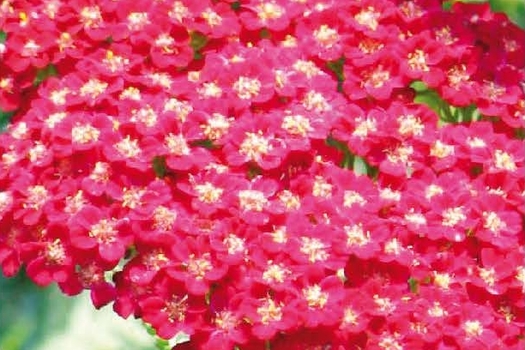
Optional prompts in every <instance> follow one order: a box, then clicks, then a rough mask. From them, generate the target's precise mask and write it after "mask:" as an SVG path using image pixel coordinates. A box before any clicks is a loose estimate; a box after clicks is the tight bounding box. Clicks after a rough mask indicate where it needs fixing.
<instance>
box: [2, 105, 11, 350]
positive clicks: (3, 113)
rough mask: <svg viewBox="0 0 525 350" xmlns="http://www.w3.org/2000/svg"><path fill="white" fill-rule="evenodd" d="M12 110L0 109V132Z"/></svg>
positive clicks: (8, 119) (3, 128)
mask: <svg viewBox="0 0 525 350" xmlns="http://www.w3.org/2000/svg"><path fill="white" fill-rule="evenodd" d="M13 113H14V112H3V111H2V110H1V109H0V132H2V131H4V130H5V128H6V127H7V125H8V124H9V121H10V120H11V117H12V116H13ZM0 349H1V348H0Z"/></svg>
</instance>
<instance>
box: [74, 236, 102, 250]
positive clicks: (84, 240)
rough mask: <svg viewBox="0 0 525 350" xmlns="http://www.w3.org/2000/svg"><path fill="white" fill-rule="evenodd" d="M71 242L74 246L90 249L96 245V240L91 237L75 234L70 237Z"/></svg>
mask: <svg viewBox="0 0 525 350" xmlns="http://www.w3.org/2000/svg"><path fill="white" fill-rule="evenodd" d="M71 244H72V245H73V246H74V247H76V248H80V249H91V248H94V247H95V246H96V245H97V242H96V241H95V240H94V239H93V238H91V237H87V236H76V237H72V238H71Z"/></svg>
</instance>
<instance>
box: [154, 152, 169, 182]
mask: <svg viewBox="0 0 525 350" xmlns="http://www.w3.org/2000/svg"><path fill="white" fill-rule="evenodd" d="M152 167H153V171H154V172H155V175H157V177H159V178H163V177H164V176H166V173H167V172H168V170H167V169H168V168H167V166H166V158H165V157H160V156H157V157H154V158H153V161H152Z"/></svg>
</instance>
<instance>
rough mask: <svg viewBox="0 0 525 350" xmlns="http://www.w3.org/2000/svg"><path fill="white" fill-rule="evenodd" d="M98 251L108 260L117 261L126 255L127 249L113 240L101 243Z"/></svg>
mask: <svg viewBox="0 0 525 350" xmlns="http://www.w3.org/2000/svg"><path fill="white" fill-rule="evenodd" d="M98 252H99V254H100V257H101V258H102V259H104V260H106V261H107V262H116V261H119V260H120V259H121V258H122V257H123V256H124V253H125V252H126V250H125V249H124V246H123V245H122V244H121V243H119V242H113V243H106V244H101V245H99V246H98Z"/></svg>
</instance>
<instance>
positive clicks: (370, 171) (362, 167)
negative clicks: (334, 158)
mask: <svg viewBox="0 0 525 350" xmlns="http://www.w3.org/2000/svg"><path fill="white" fill-rule="evenodd" d="M325 142H326V144H327V145H328V146H330V147H334V148H336V149H337V150H339V151H340V152H342V153H343V160H342V161H341V164H340V166H341V167H342V168H344V169H352V170H353V171H354V173H355V174H356V175H366V176H368V177H370V178H375V176H376V174H377V172H378V169H377V168H376V167H373V166H371V165H370V164H368V163H367V162H366V160H365V159H363V158H361V157H359V156H358V155H356V154H354V153H352V151H350V149H349V148H348V146H347V145H346V144H345V143H344V142H341V141H339V140H337V139H335V138H334V137H332V136H329V137H328V138H327V139H326V141H325Z"/></svg>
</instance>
